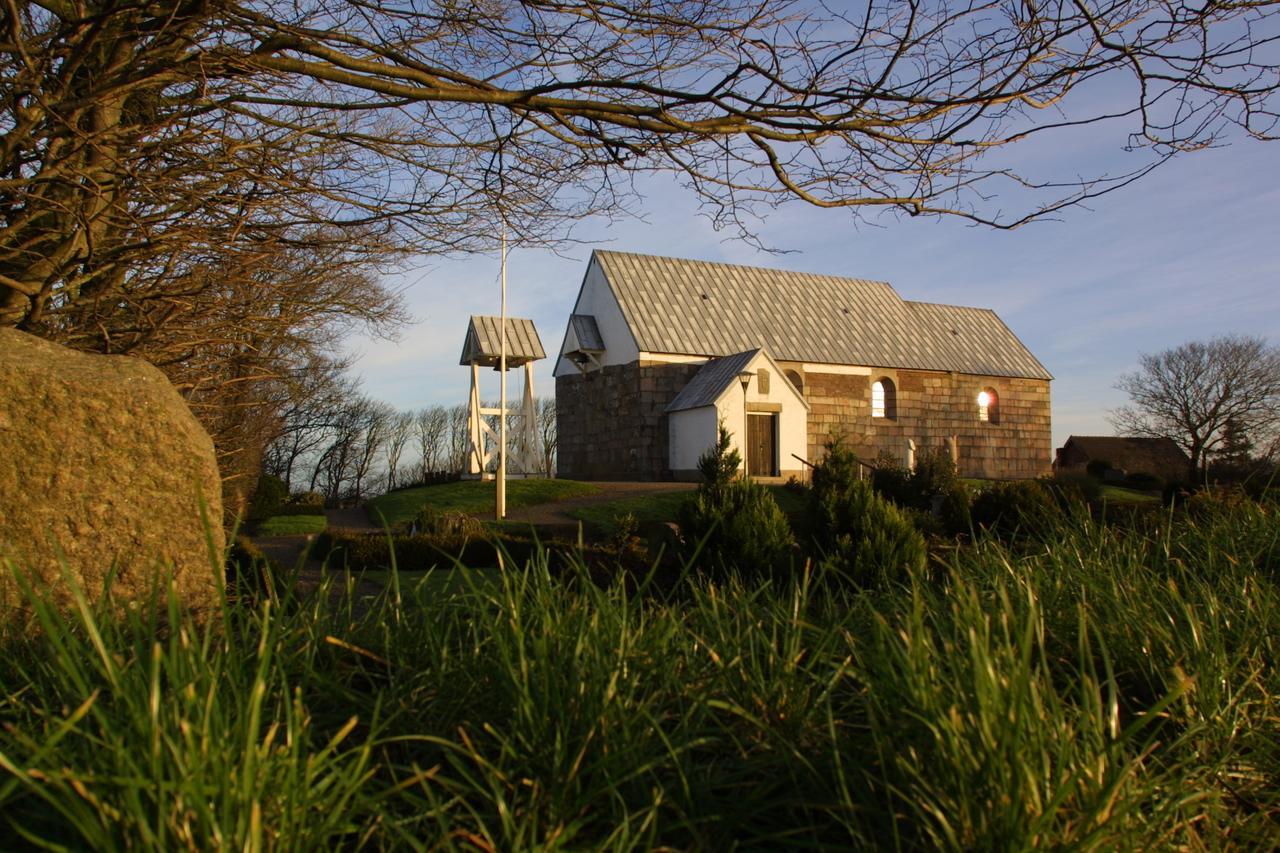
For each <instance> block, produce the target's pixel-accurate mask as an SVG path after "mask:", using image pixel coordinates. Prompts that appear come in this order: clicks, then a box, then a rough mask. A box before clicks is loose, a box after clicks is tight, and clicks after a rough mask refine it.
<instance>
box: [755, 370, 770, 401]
mask: <svg viewBox="0 0 1280 853" xmlns="http://www.w3.org/2000/svg"><path fill="white" fill-rule="evenodd" d="M756 391H758V392H759V393H760V394H762V395H765V396H768V394H769V371H767V370H757V371H756Z"/></svg>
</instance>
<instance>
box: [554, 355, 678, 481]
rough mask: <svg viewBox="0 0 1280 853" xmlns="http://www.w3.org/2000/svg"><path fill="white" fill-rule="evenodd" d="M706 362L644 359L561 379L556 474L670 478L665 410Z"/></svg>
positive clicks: (594, 477)
mask: <svg viewBox="0 0 1280 853" xmlns="http://www.w3.org/2000/svg"><path fill="white" fill-rule="evenodd" d="M701 367H702V365H701V364H670V363H667V362H655V361H641V362H632V363H631V364H620V365H611V366H608V367H605V368H603V369H601V370H595V371H591V372H590V373H586V374H570V375H566V376H557V377H556V429H557V435H558V441H559V445H558V447H557V450H556V457H557V463H556V476H558V477H566V478H570V479H576V480H666V479H670V478H671V472H670V470H669V469H668V432H667V429H668V427H667V416H666V414H665V413H664V410H665V409H666V407H667V404H668V403H670V402H671V401H672V400H673V399H674V398H675V396H676V394H678V393H680V389H681V388H683V387H684V386H685V385H686V384H687V383H688V382H689V380H690V379H692V378H693V375H694V374H695V373H697V372H698V370H699V369H700V368H701Z"/></svg>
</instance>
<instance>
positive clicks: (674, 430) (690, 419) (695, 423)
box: [667, 406, 717, 471]
mask: <svg viewBox="0 0 1280 853" xmlns="http://www.w3.org/2000/svg"><path fill="white" fill-rule="evenodd" d="M716 414H717V412H716V408H715V406H703V407H702V408H700V409H684V410H683V411H679V412H672V413H671V414H670V415H668V416H667V431H668V438H669V441H670V444H669V448H670V449H669V451H668V459H669V460H670V461H669V462H668V464H669V465H670V466H671V470H672V471H694V470H697V468H698V457H699V456H701V455H702V454H703V453H706V452H707V449H708V448H710V447H711V446H712V445H713V444H715V443H716V434H717V433H716Z"/></svg>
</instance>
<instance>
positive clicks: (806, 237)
mask: <svg viewBox="0 0 1280 853" xmlns="http://www.w3.org/2000/svg"><path fill="white" fill-rule="evenodd" d="M1079 144H1081V142H1080V140H1079V139H1078V138H1077V139H1075V140H1068V141H1063V142H1057V143H1053V144H1045V145H1042V146H1041V147H1040V148H1039V149H1038V150H1037V155H1038V156H1039V157H1042V158H1044V159H1046V160H1053V159H1054V158H1058V157H1060V158H1062V160H1063V162H1067V163H1069V162H1072V159H1073V157H1075V156H1076V155H1078V154H1079V152H1078V151H1075V150H1072V149H1070V148H1069V147H1067V146H1071V145H1079ZM1055 145H1056V147H1053V146H1055ZM1123 156H1124V155H1122V154H1121V153H1119V152H1118V151H1117V152H1114V153H1112V152H1106V153H1104V154H1101V155H1099V154H1098V153H1097V152H1090V153H1089V155H1088V158H1089V159H1090V161H1091V162H1092V163H1093V164H1095V165H1096V164H1098V162H1099V160H1098V158H1099V157H1108V158H1114V160H1115V164H1114V166H1115V168H1117V169H1120V168H1123V167H1124V165H1125V163H1124V162H1123V160H1122V159H1121V158H1122V157H1123ZM1103 165H1104V166H1106V165H1110V164H1109V163H1105V162H1104V163H1103ZM639 188H640V190H641V192H642V194H643V201H642V204H641V206H640V210H641V213H642V217H643V218H642V219H641V220H626V221H622V222H615V223H613V224H608V223H604V222H588V223H586V224H585V226H584V227H583V228H582V229H581V231H580V232H579V233H578V235H577V236H578V237H579V238H580V239H586V240H589V241H594V243H593V245H583V246H577V247H574V248H572V249H570V250H568V251H566V252H563V255H562V256H558V255H556V254H553V253H551V252H549V251H545V250H524V249H515V250H513V251H512V252H511V253H510V255H509V259H508V313H509V314H510V315H511V316H515V317H529V318H532V319H533V321H534V323H535V325H536V327H537V329H538V332H539V334H540V336H541V338H542V342H543V346H544V348H545V349H546V350H547V351H548V353H549V354H554V352H556V351H557V350H558V348H559V346H560V343H561V340H562V338H563V336H564V331H565V325H566V323H567V321H568V317H569V313H570V311H571V309H572V307H573V302H574V298H575V297H576V295H577V292H578V288H579V285H580V284H581V281H582V276H583V274H584V272H585V270H586V264H587V259H588V258H589V257H590V254H591V249H592V248H607V249H613V250H617V251H631V252H642V253H648V254H657V255H667V256H674V257H683V258H692V259H697V260H706V261H723V262H728V263H737V264H750V265H757V266H766V267H778V268H783V269H792V270H798V271H802V272H813V273H825V274H829V275H841V276H849V277H854V278H866V279H875V280H881V281H888V282H889V283H891V284H892V285H893V286H894V288H895V289H896V290H897V291H898V293H899V295H901V296H902V298H904V299H909V300H916V301H925V302H941V303H947V304H952V305H967V306H975V307H980V308H991V309H993V310H994V311H995V312H996V313H997V314H999V315H1000V317H1001V319H1003V320H1004V322H1005V324H1006V325H1008V326H1009V328H1010V329H1012V330H1013V332H1014V334H1016V335H1017V336H1018V337H1019V338H1020V339H1021V340H1022V342H1023V343H1024V344H1026V346H1027V347H1028V348H1029V349H1030V350H1031V352H1032V353H1034V354H1035V355H1036V357H1037V358H1039V359H1040V361H1041V363H1043V364H1044V365H1045V367H1046V368H1047V369H1048V370H1049V372H1050V373H1052V374H1053V375H1054V381H1053V383H1052V385H1051V398H1052V405H1053V441H1054V446H1055V447H1058V446H1061V445H1062V444H1063V442H1065V440H1066V438H1067V437H1068V436H1069V435H1109V434H1111V433H1112V428H1111V426H1110V424H1109V422H1108V420H1107V413H1108V411H1109V410H1111V409H1114V408H1116V407H1118V406H1120V405H1123V404H1124V403H1125V402H1126V400H1125V397H1124V395H1123V394H1122V393H1121V392H1119V391H1117V390H1115V388H1114V385H1115V382H1116V381H1117V379H1118V378H1119V377H1120V375H1121V374H1123V373H1125V372H1127V371H1131V370H1133V369H1135V367H1136V366H1137V363H1138V357H1139V354H1140V353H1147V352H1158V351H1161V350H1164V349H1168V348H1171V347H1174V346H1177V345H1179V344H1182V343H1184V342H1186V341H1189V340H1204V339H1208V338H1210V337H1213V336H1216V335H1222V334H1240V335H1259V336H1263V337H1266V338H1268V339H1269V340H1270V341H1271V343H1273V344H1280V218H1278V217H1277V213H1278V212H1280V144H1270V145H1268V144H1264V143H1259V142H1253V141H1249V140H1245V141H1237V142H1235V143H1234V144H1232V145H1230V146H1227V147H1222V148H1215V149H1209V150H1205V151H1199V152H1195V153H1192V154H1188V155H1185V156H1182V157H1180V158H1178V159H1175V160H1174V161H1172V162H1170V163H1168V164H1166V165H1164V166H1163V167H1161V168H1160V169H1158V170H1156V172H1155V173H1153V174H1151V175H1149V176H1147V177H1146V178H1144V179H1143V180H1142V181H1140V182H1139V183H1137V184H1136V185H1133V186H1130V187H1128V188H1126V189H1123V190H1120V191H1118V192H1117V193H1113V194H1111V195H1109V196H1105V197H1103V198H1101V199H1097V200H1095V201H1093V202H1091V203H1090V204H1089V206H1088V207H1087V208H1083V207H1077V208H1073V209H1068V210H1066V211H1063V212H1062V213H1060V214H1058V215H1057V219H1056V220H1053V221H1042V222H1036V223H1032V224H1030V225H1027V226H1025V227H1022V228H1019V229H1016V230H1014V231H998V230H994V229H991V228H987V227H983V226H972V225H968V224H966V223H964V222H962V221H960V220H955V219H951V220H948V219H942V220H938V219H896V218H892V217H887V218H884V219H881V220H877V221H876V223H875V224H872V225H868V224H855V223H854V222H852V221H851V219H850V216H849V214H848V213H847V212H843V211H838V210H820V209H817V208H813V207H810V206H807V205H804V204H802V203H799V202H796V203H792V204H788V205H786V206H784V207H782V208H780V209H779V210H777V211H775V212H774V213H773V214H772V215H771V216H770V217H769V219H767V220H766V221H765V222H764V223H763V225H762V226H761V227H760V229H759V235H760V237H761V239H762V240H763V242H764V243H765V244H767V245H769V246H771V247H772V248H774V249H775V250H777V251H779V252H783V253H785V254H775V253H766V252H762V251H760V250H758V249H755V248H753V247H752V246H751V245H748V244H747V243H745V242H743V241H741V240H738V239H734V238H733V237H732V235H729V234H727V233H725V232H719V233H718V232H716V231H715V230H714V229H713V228H712V227H711V224H710V222H709V221H708V220H707V219H706V218H704V217H702V216H700V215H699V213H698V210H697V203H696V199H695V198H694V197H693V196H692V195H691V194H690V193H688V192H687V191H686V190H684V189H683V188H682V187H680V186H679V185H678V183H677V182H676V181H675V179H674V178H669V177H662V176H658V177H651V178H646V179H645V180H643V181H641V182H640V183H639ZM498 271H499V258H498V254H497V253H496V252H495V253H493V254H492V255H487V256H486V255H474V256H470V257H465V258H456V259H441V258H421V259H419V260H418V262H415V263H412V264H410V265H409V266H408V267H407V268H406V269H405V270H404V272H403V273H401V274H398V275H397V276H394V277H392V278H391V279H390V280H389V281H388V284H390V285H391V286H393V287H396V288H401V289H403V292H404V297H405V301H406V304H407V306H408V308H409V310H410V312H411V313H412V314H413V315H414V317H415V322H414V323H413V324H412V325H410V326H409V327H407V328H405V329H404V330H403V331H402V333H401V335H400V337H399V340H397V341H384V340H372V339H368V338H363V337H355V338H352V339H351V340H350V342H349V345H350V347H351V350H352V352H353V353H355V354H356V355H357V361H356V366H355V370H356V373H357V374H359V376H360V377H361V378H362V382H363V388H364V391H365V393H366V394H368V395H369V396H372V397H374V398H377V399H381V400H384V401H386V402H389V403H391V404H393V405H395V406H396V407H398V408H402V409H411V408H419V407H422V406H426V405H433V404H446V405H453V404H455V403H460V402H465V400H466V395H467V392H468V383H469V371H468V370H467V368H465V367H463V366H460V365H459V364H458V358H459V354H460V352H461V349H462V342H463V337H464V336H465V334H466V328H467V318H468V317H469V316H470V315H471V314H497V313H498V299H499V286H498ZM553 368H554V357H551V358H548V359H547V360H545V361H541V362H538V363H537V364H535V367H534V371H535V376H536V393H538V394H539V395H551V394H553V393H554V389H555V382H554V380H553V379H552V376H551V371H552V369H553ZM510 376H511V382H510V385H509V386H508V389H509V390H508V393H509V394H510V395H511V396H512V397H513V398H516V396H517V395H518V394H519V393H520V388H519V381H520V380H519V374H517V373H516V372H512V373H511V374H510ZM482 381H484V382H487V385H486V386H485V387H484V388H482V394H484V395H485V396H486V397H489V398H496V397H497V395H498V385H497V375H496V373H494V372H491V371H488V372H485V373H484V374H483V379H482Z"/></svg>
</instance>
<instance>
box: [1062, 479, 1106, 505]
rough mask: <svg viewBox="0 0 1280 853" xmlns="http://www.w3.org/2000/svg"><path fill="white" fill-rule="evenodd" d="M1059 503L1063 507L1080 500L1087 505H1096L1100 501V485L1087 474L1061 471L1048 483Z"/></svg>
mask: <svg viewBox="0 0 1280 853" xmlns="http://www.w3.org/2000/svg"><path fill="white" fill-rule="evenodd" d="M1049 482H1050V483H1051V484H1052V488H1053V490H1054V492H1055V494H1056V495H1057V496H1058V499H1059V503H1062V504H1063V505H1065V504H1067V503H1069V502H1070V501H1072V500H1080V501H1083V502H1085V503H1088V504H1096V503H1097V502H1098V501H1100V500H1102V484H1101V483H1100V482H1098V481H1097V480H1096V479H1094V478H1093V477H1091V476H1089V475H1088V474H1081V473H1079V472H1074V471H1062V472H1059V473H1057V474H1055V475H1054V476H1053V479H1052V480H1051V481H1049Z"/></svg>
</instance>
